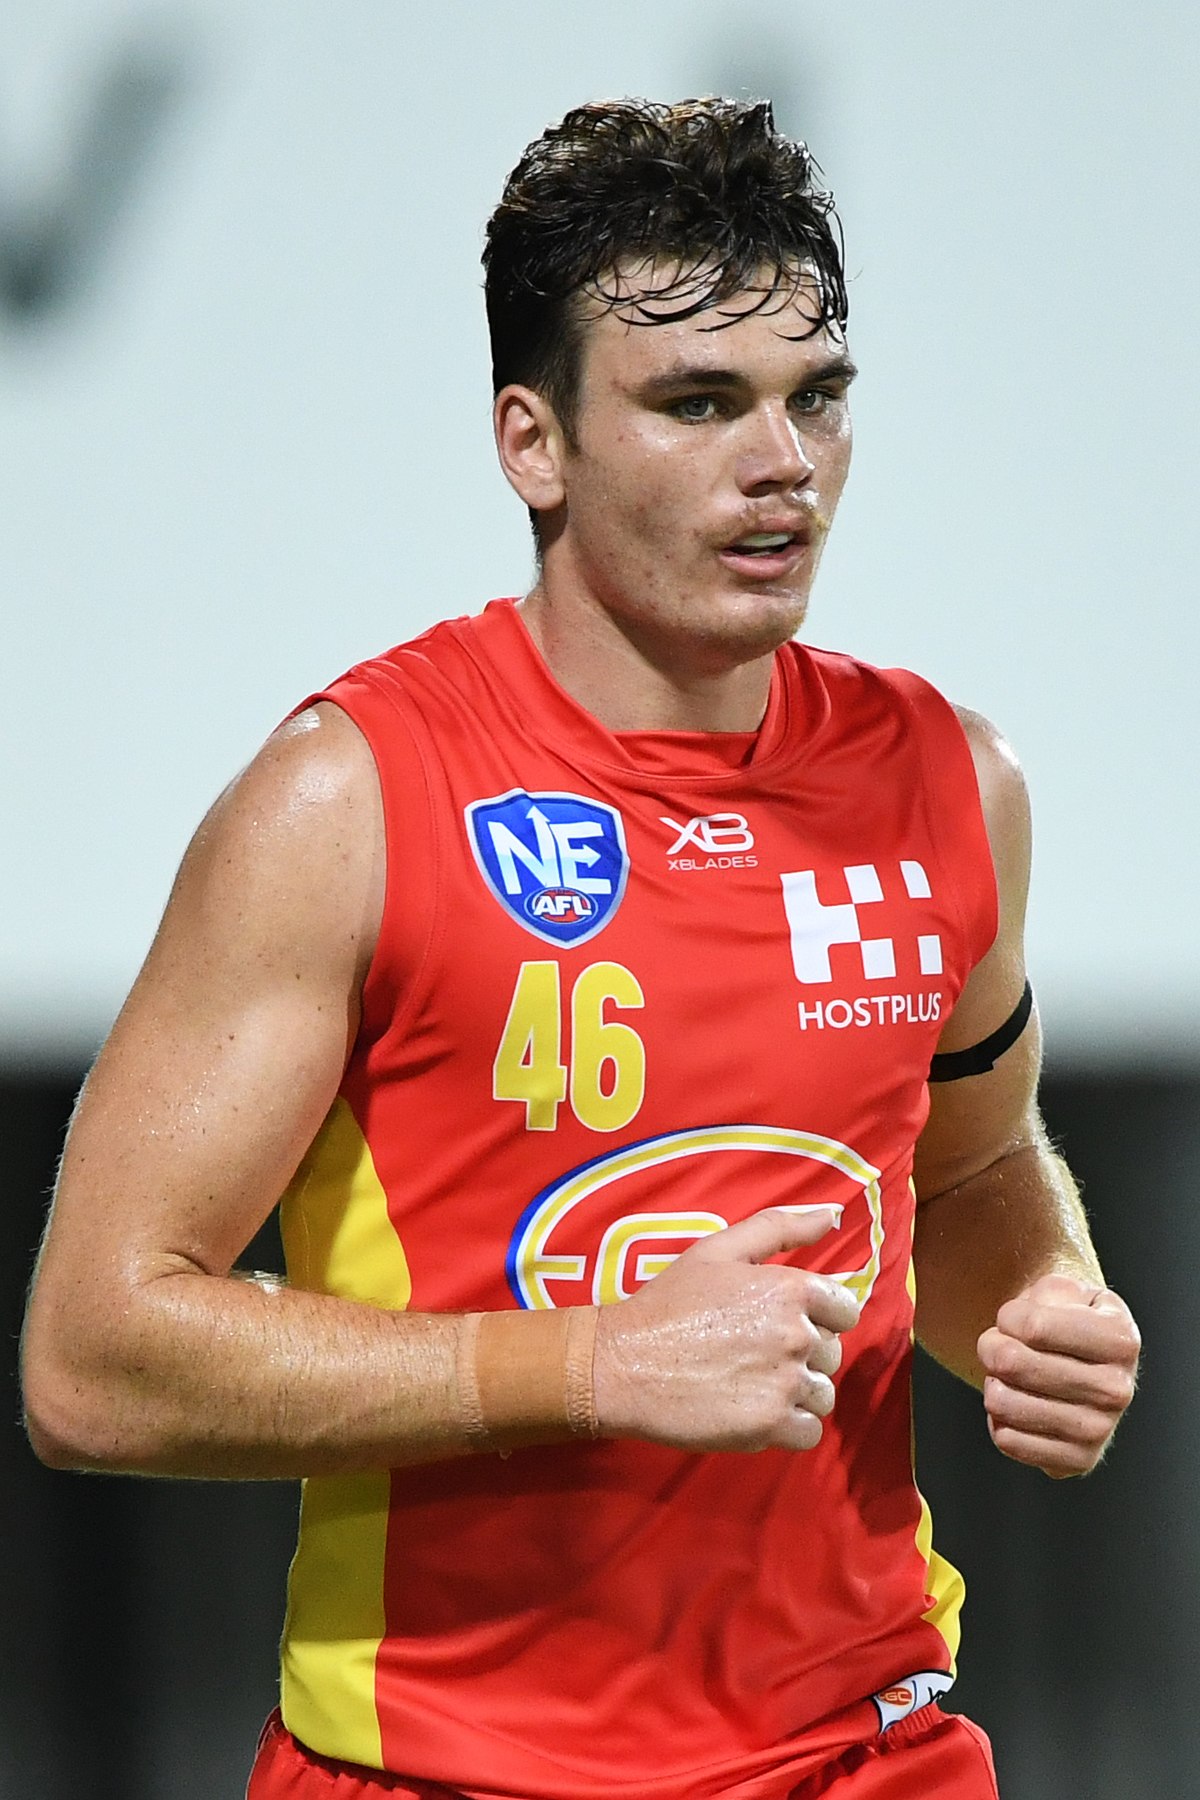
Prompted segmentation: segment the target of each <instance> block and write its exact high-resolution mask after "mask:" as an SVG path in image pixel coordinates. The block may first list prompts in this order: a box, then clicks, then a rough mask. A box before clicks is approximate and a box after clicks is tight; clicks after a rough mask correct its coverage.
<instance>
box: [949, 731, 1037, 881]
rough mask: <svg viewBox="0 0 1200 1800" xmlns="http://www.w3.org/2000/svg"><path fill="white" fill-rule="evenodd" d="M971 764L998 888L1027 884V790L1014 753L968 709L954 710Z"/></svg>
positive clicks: (1002, 736)
mask: <svg viewBox="0 0 1200 1800" xmlns="http://www.w3.org/2000/svg"><path fill="white" fill-rule="evenodd" d="M954 711H955V713H956V715H957V717H958V722H959V724H960V725H961V726H962V728H963V732H964V734H965V736H966V740H967V743H968V745H969V746H970V750H971V757H972V760H973V761H974V764H975V779H976V781H977V782H978V783H979V799H980V803H981V805H982V807H983V816H984V821H985V823H986V825H987V829H988V837H989V839H990V841H991V846H992V856H993V858H994V859H995V863H996V873H997V877H998V878H999V880H1000V882H1001V886H1002V888H1003V886H1004V885H1005V882H1006V878H1015V879H1017V881H1018V882H1019V883H1023V882H1024V881H1025V880H1027V879H1028V872H1029V859H1030V849H1031V821H1030V810H1029V789H1028V787H1027V786H1026V783H1025V776H1024V773H1023V771H1022V769H1021V765H1020V762H1019V761H1018V760H1017V753H1016V751H1015V750H1014V749H1013V747H1012V745H1011V744H1010V743H1009V741H1008V739H1007V738H1006V737H1005V736H1004V734H1003V732H1001V731H1000V730H999V729H998V727H997V726H995V725H994V724H993V723H992V721H991V720H990V719H988V718H985V717H984V715H983V714H982V713H979V712H974V711H972V709H971V708H970V707H968V706H955V708H954Z"/></svg>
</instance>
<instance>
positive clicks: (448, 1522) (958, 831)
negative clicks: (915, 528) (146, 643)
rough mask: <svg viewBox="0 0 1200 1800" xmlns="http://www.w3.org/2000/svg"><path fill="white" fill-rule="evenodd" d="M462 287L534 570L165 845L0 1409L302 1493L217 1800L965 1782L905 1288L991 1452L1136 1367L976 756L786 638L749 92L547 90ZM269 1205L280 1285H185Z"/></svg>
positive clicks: (800, 404) (839, 1793)
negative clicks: (470, 285)
mask: <svg viewBox="0 0 1200 1800" xmlns="http://www.w3.org/2000/svg"><path fill="white" fill-rule="evenodd" d="M485 261H486V265H487V275H488V306H489V320H490V324H491V329H492V340H493V351H494V361H495V380H496V390H497V392H496V403H495V427H496V441H497V446H498V450H499V455H500V460H501V463H502V465H503V468H504V471H505V474H506V475H507V477H508V479H509V481H510V482H511V484H512V486H513V487H514V489H515V490H516V492H517V493H518V494H519V495H520V497H521V499H522V500H523V501H524V502H525V504H526V505H527V506H528V507H529V509H530V511H531V513H532V515H533V518H534V521H535V529H536V533H537V537H538V545H539V578H538V581H537V583H536V585H535V587H534V588H533V590H532V592H531V593H530V594H528V595H527V596H526V597H525V599H524V600H523V601H522V602H520V603H517V604H514V603H512V602H508V601H503V602H497V603H494V604H493V605H492V606H490V607H489V608H487V609H486V610H485V612H484V613H483V614H482V615H481V616H480V617H478V618H472V619H465V620H456V621H453V622H451V623H448V624H445V625H442V626H439V627H437V628H435V629H434V630H433V631H431V632H429V633H427V634H426V635H425V636H423V637H422V638H419V639H418V640H417V641H416V642H415V643H414V644H411V645H408V646H404V647H401V648H400V649H398V650H396V651H393V652H390V653H389V654H388V655H386V656H384V657H381V658H379V659H378V660H376V661H374V662H371V663H367V664H364V665H362V666H360V667H359V668H358V669H356V670H353V671H351V673H350V674H349V675H347V676H346V677H344V678H343V679H341V680H340V681H338V682H336V683H334V685H333V687H332V688H331V689H330V690H329V691H328V693H327V695H326V696H324V697H318V698H317V699H315V700H314V701H313V702H312V703H310V704H308V705H306V707H305V708H304V709H303V710H302V711H300V712H298V713H297V714H296V716H295V717H294V718H293V719H292V720H291V721H290V722H288V723H287V724H286V725H285V726H283V727H282V728H281V729H280V730H279V731H277V732H276V733H275V735H274V736H273V737H272V738H271V740H270V741H269V742H268V744H267V746H266V748H265V749H264V750H263V752H262V753H261V754H260V756H259V757H258V758H257V759H256V760H255V762H254V763H253V764H252V765H251V766H250V768H249V769H248V770H247V771H246V772H245V773H244V774H243V775H242V776H241V777H240V778H239V779H238V780H237V781H236V782H235V783H234V784H233V786H232V787H231V788H230V789H229V791H228V792H227V793H226V794H225V795H224V796H223V797H222V798H221V800H220V801H219V802H218V803H217V805H216V807H215V808H214V809H213V812H212V813H211V814H210V816H209V817H208V819H207V820H206V821H205V823H204V824H203V826H202V827H201V829H200V831H199V833H198V834H197V837H196V840H195V842H194V843H193V845H192V847H191V849H190V851H189V853H188V855H187V858H186V860H185V862H184V865H183V868H182V871H181V873H180V876H179V880H178V882H177V885H176V888H175V891H174V893H173V895H172V898H171V902H170V905H169V907H168V909H167V913H166V916H165V918H164V920H163V924H162V927H161V930H160V932H159V934H158V937H157V938H156V941H155V944H154V946H153V948H152V950H151V952H150V955H149V958H148V960H147V963H146V966H145V969H144V970H143V972H142V974H141V976H140V977H139V979H138V982H137V984H136V986H135V988H134V990H133V993H132V994H131V996H130V999H129V1001H128V1003H127V1005H126V1007H125V1009H124V1011H123V1013H122V1015H121V1017H120V1019H119V1021H118V1023H117V1025H116V1027H115V1029H114V1031H113V1034H112V1037H111V1038H110V1040H109V1042H108V1044H107V1046H106V1047H105V1049H104V1051H103V1053H102V1055H101V1057H100V1059H99V1062H98V1063H97V1066H96V1068H95V1070H94V1071H93V1073H92V1075H91V1077H90V1078H89V1081H88V1084H87V1087H86V1089H85V1092H84V1096H83V1099H82V1102H81V1105H80V1109H79V1112H78V1116H77V1118H76V1120H75V1123H74V1125H73V1127H72V1131H71V1135H70V1140H69V1143H68V1147H67V1152H66V1157H65V1160H64V1166H63V1173H62V1180H61V1184H60V1189H59V1194H58V1198H57V1201H56V1206H55V1212H54V1217H53V1222H52V1225H51V1228H50V1231H49V1235H48V1238H47V1242H46V1246H45V1250H44V1254H43V1258H42V1263H41V1269H40V1274H39V1278H38V1282H37V1286H36V1288H35V1292H34V1296H33V1300H32V1304H31V1309H30V1315H29V1322H28V1332H27V1342H26V1393H27V1400H28V1408H29V1418H30V1431H31V1434H32V1436H33V1440H34V1443H35V1445H36V1447H37V1449H38V1451H39V1453H40V1454H41V1455H43V1456H44V1457H45V1458H46V1459H47V1460H48V1461H50V1462H52V1463H55V1464H57V1465H60V1466H71V1465H74V1466H81V1467H85V1468H111V1469H133V1470H144V1471H147V1472H151V1473H156V1474H172V1475H184V1476H186V1475H192V1476H228V1477H283V1478H286V1477H295V1476H302V1477H305V1478H306V1487H305V1495H304V1503H303V1513H302V1522H301V1533H300V1546H299V1550H298V1554H297V1559H296V1563H295V1566H294V1568H293V1573H292V1582H291V1592H290V1605H289V1615H288V1624H287V1628H286V1633H285V1640H284V1650H283V1667H284V1677H283V1714H282V1720H279V1719H278V1718H277V1719H276V1720H274V1721H273V1722H272V1723H271V1725H270V1726H269V1727H268V1730H267V1732H266V1733H265V1734H264V1740H263V1744H262V1747H261V1750H260V1755H259V1760H258V1763H257V1765H256V1769H255V1773H254V1775H253V1777H252V1779H251V1786H250V1793H251V1795H252V1796H253V1797H254V1800H277V1797H279V1796H308V1795H317V1794H326V1793H331V1792H336V1793H338V1794H339V1795H346V1796H351V1795H361V1796H364V1800H365V1797H366V1796H370V1795H373V1794H377V1793H383V1792H388V1793H393V1794H400V1795H409V1796H415V1795H432V1794H439V1795H444V1794H446V1793H447V1792H449V1793H451V1794H467V1795H472V1796H482V1795H488V1796H493V1797H505V1800H601V1796H603V1797H605V1800H611V1796H614V1795H627V1796H629V1797H630V1800H633V1797H635V1796H636V1800H701V1797H702V1796H713V1797H715V1796H730V1797H731V1796H739V1797H741V1800H749V1797H750V1796H758V1797H762V1800H767V1797H771V1800H784V1796H788V1795H794V1796H796V1797H797V1800H800V1797H807V1796H815V1795H816V1794H818V1793H820V1794H822V1795H831V1796H833V1797H834V1800H870V1797H871V1796H875V1795H885V1794H886V1795H888V1796H891V1797H892V1800H898V1797H901V1796H905V1795H911V1796H917V1795H920V1796H923V1797H925V1800H928V1797H929V1796H935V1795H944V1796H947V1797H950V1796H953V1797H954V1800H976V1797H978V1800H982V1797H983V1796H990V1795H994V1793H995V1783H994V1776H993V1774H992V1772H991V1761H990V1755H989V1752H988V1750H987V1745H986V1740H984V1739H983V1737H982V1734H981V1733H979V1732H978V1731H977V1730H976V1729H975V1728H974V1727H973V1726H971V1725H968V1724H966V1723H964V1722H963V1721H961V1720H959V1719H957V1718H955V1717H953V1716H952V1715H946V1714H943V1713H942V1712H940V1711H939V1708H938V1705H937V1700H938V1697H939V1695H941V1694H942V1693H944V1692H945V1690H946V1689H947V1688H948V1687H949V1685H950V1679H951V1670H952V1663H953V1653H954V1649H955V1645H956V1642H957V1625H956V1617H957V1611H958V1604H959V1599H960V1595H961V1583H960V1582H959V1580H958V1577H957V1576H956V1575H955V1573H954V1571H953V1570H951V1569H950V1568H949V1567H948V1566H947V1565H946V1564H944V1563H943V1562H941V1561H940V1559H939V1558H938V1557H937V1556H936V1554H935V1553H934V1552H933V1550H932V1547H931V1543H930V1528H929V1520H928V1515H927V1512H926V1510H925V1508H924V1506H923V1503H922V1501H921V1499H920V1496H919V1494H918V1493H917V1490H916V1488H915V1486H914V1483H913V1476H912V1467H911V1461H910V1418H909V1366H910V1356H911V1339H912V1331H913V1324H914V1292H915V1293H918V1294H919V1296H920V1301H919V1307H918V1308H917V1309H916V1315H915V1317H916V1328H917V1330H918V1331H919V1332H920V1334H921V1336H922V1338H923V1340H924V1341H925V1343H926V1344H927V1345H928V1346H929V1348H930V1349H931V1350H932V1351H933V1353H934V1354H935V1355H936V1356H938V1357H939V1358H940V1359H941V1360H942V1361H943V1362H944V1363H946V1364H947V1365H948V1366H949V1367H951V1368H953V1369H955V1370H956V1371H957V1372H958V1373H960V1374H961V1375H963V1376H964V1377H965V1378H966V1379H967V1380H969V1381H974V1382H975V1383H976V1384H977V1385H979V1386H981V1387H982V1388H983V1397H984V1404H985V1407H986V1409H987V1415H988V1420H989V1426H990V1429H991V1432H992V1436H993V1438H994V1440H995V1442H996V1444H997V1446H998V1447H999V1449H1001V1450H1002V1451H1004V1452H1005V1453H1006V1454H1008V1455H1010V1456H1013V1457H1015V1458H1017V1459H1018V1460H1019V1461H1022V1462H1025V1463H1030V1464H1033V1465H1034V1466H1036V1467H1039V1468H1042V1469H1045V1470H1046V1471H1047V1472H1049V1473H1050V1474H1052V1475H1066V1474H1072V1473H1082V1472H1085V1471H1086V1470H1088V1469H1090V1468H1091V1467H1093V1466H1094V1464H1095V1463H1096V1462H1097V1461H1098V1460H1099V1458H1100V1456H1101V1455H1102V1454H1103V1451H1104V1448H1105V1445H1106V1444H1107V1442H1108V1439H1109V1437H1110V1436H1111V1433H1112V1431H1113V1429H1114V1427H1115V1425H1116V1422H1117V1420H1118V1418H1119V1416H1120V1414H1121V1412H1122V1411H1123V1409H1124V1407H1125V1406H1126V1405H1127V1403H1128V1401H1129V1398H1130V1396H1131V1394H1132V1391H1133V1380H1134V1372H1135V1365H1136V1359H1137V1351H1138V1337H1137V1331H1136V1327H1135V1326H1134V1324H1133V1321H1132V1319H1131V1318H1130V1315H1129V1313H1128V1310H1127V1309H1126V1307H1125V1306H1124V1304H1123V1303H1122V1302H1121V1301H1120V1300H1119V1299H1118V1298H1117V1296H1116V1295H1115V1294H1113V1293H1111V1292H1110V1291H1109V1290H1108V1289H1107V1288H1106V1287H1105V1284H1104V1279H1103V1276H1102V1274H1101V1272H1100V1269H1099V1267H1098V1265H1097V1262H1096V1259H1095V1256H1094V1253H1093V1251H1092V1249H1091V1246H1090V1243H1089V1240H1088V1234H1087V1229H1086V1225H1085V1221H1084V1217H1083V1213H1082V1211H1081V1209H1080V1206H1079V1203H1078V1200H1077V1197H1076V1195H1075V1191H1074V1188H1073V1186H1072V1184H1071V1181H1070V1177H1069V1175H1068V1174H1067V1171H1066V1170H1065V1168H1064V1167H1063V1165H1062V1164H1061V1163H1060V1162H1059V1160H1058V1159H1057V1158H1056V1157H1055V1155H1054V1154H1053V1152H1052V1151H1051V1149H1050V1147H1049V1145H1048V1143H1047V1142H1046V1138H1045V1135H1044V1132H1043V1130H1042V1127H1041V1125H1040V1122H1039V1119H1038V1115H1037V1111H1036V1107H1035V1100H1034V1089H1035V1082H1036V1075H1037V1067H1038V1055H1039V1039H1038V1032H1037V1025H1036V1019H1035V1017H1034V1016H1033V1014H1032V1012H1031V1007H1030V1001H1029V994H1028V987H1027V984H1026V980H1025V971H1024V961H1023V955H1022V942H1021V938H1022V917H1023V909H1024V900H1025V887H1026V878H1027V873H1028V819H1027V813H1026V806H1025V799H1024V791H1023V787H1022V784H1021V780H1020V777H1019V774H1018V772H1017V769H1016V766H1015V764H1014V762H1013V759H1012V757H1011V755H1010V754H1009V752H1008V751H1007V749H1006V747H1005V746H1004V744H1003V742H1002V741H1001V740H1000V739H999V738H998V737H997V736H996V734H995V733H994V731H993V730H992V729H991V728H990V727H989V726H988V725H987V724H986V723H985V722H984V721H982V720H980V719H978V718H977V717H975V716H974V715H971V714H960V715H957V716H956V715H955V713H954V712H953V711H952V709H951V708H950V707H948V706H947V704H946V703H945V702H944V701H943V700H942V699H941V698H940V697H939V696H938V695H937V694H935V693H934V692H933V691H932V690H931V689H930V688H928V687H927V686H926V685H925V684H924V683H923V682H921V681H920V680H918V679H917V678H916V677H914V676H909V675H906V674H902V673H898V672H895V671H892V672H887V673H881V672H879V671H876V670H873V669H870V668H867V667H865V666H863V665H861V664H858V663H855V662H853V661H852V660H850V659H849V658H847V657H843V656H837V655H830V654H828V653H824V652H817V651H808V650H804V649H801V648H800V647H798V646H797V645H795V644H793V643H792V642H791V641H790V640H791V639H792V637H793V635H794V633H795V632H796V631H797V629H798V628H799V626H800V625H801V623H802V621H803V619H804V614H805V608H806V605H807V599H808V593H809V588H810V585H811V582H812V579H813V574H814V571H815V568H816V563H817V560H818V557H819V554H820V550H821V546H822V543H823V541H824V538H825V535H826V533H827V531H828V529H829V526H830V522H831V520H832V518H833V514H834V511H835V509H836V507H837V502H838V497H839V495H840V493H841V489H842V485H843V482H844V480H845V477H846V472H847V466H848V462H849V455H850V427H849V417H848V411H847V390H848V388H849V385H850V381H851V378H852V376H853V373H854V371H853V367H852V364H851V362H850V360H849V356H848V353H847V348H846V341H845V335H844V325H845V289H844V286H843V280H842V270H841V264H840V258H839V253H838V246H837V240H836V238H835V236H834V233H833V230H832V228H831V213H830V205H829V201H828V197H827V196H825V195H823V194H822V193H821V192H820V191H818V190H816V189H815V188H814V185H813V179H812V167H811V164H810V162H809V160H808V157H807V155H806V153H805V151H804V150H803V148H802V147H801V146H799V145H796V144H793V143H790V142H788V141H787V140H785V139H783V138H781V137H779V136H778V135H777V134H776V133H775V132H774V129H773V125H772V121H771V116H770V110H769V108H767V107H765V106H739V105H734V104H732V103H729V102H724V101H703V102H689V103H686V104H682V105H678V106H674V107H665V106H652V105H647V104H644V103H633V102H628V103H622V104H619V105H596V106H591V107H584V108H581V109H579V110H578V111H576V112H574V113H571V114H570V115H568V117H567V118H566V119H565V120H564V121H563V123H562V124H561V125H560V126H558V127H556V128H554V129H553V130H551V131H548V132H547V133H546V134H545V135H544V136H543V137H542V138H541V139H540V140H539V141H538V142H537V143H535V144H534V145H532V146H531V147H530V149H529V151H528V152H527V153H526V155H525V157H524V158H523V160H522V162H521V163H520V165H519V166H518V168H517V169H516V170H515V171H514V173H513V175H512V177H511V178H510V181H509V183H508V186H507V188H506V190H505V195H504V198H503V201H502V203H501V205H500V207H499V209H498V210H497V212H496V214H495V216H494V218H493V220H492V222H491V226H490V230H489V239H488V247H487V252H486V257H485ZM931 1059H932V1067H931ZM927 1082H928V1083H929V1084H930V1085H927ZM914 1156H915V1161H914ZM914 1184H915V1185H914ZM281 1195H283V1215H282V1216H283V1229H284V1237H285V1242H286V1246H287V1254H288V1284H287V1285H286V1286H278V1285H274V1286H272V1285H257V1284H255V1283H248V1282H244V1281H239V1280H237V1279H234V1278H233V1265H234V1263H235V1260H236V1258H237V1257H238V1255H239V1253H240V1252H241V1251H242V1249H243V1248H244V1246H245V1245H246V1243H247V1242H248V1240H249V1239H250V1237H251V1236H252V1235H253V1233H254V1232H255V1230H256V1229H257V1228H258V1226H259V1225H260V1224H261V1222H262V1220H263V1219H264V1218H265V1217H266V1216H267V1214H268V1213H269V1212H270V1210H271V1209H272V1207H273V1206H275V1204H276V1203H277V1202H278V1201H279V1198H280V1196H281ZM914 1230H915V1238H914ZM914 1277H915V1290H914ZM738 1452H742V1453H743V1454H737V1453H738ZM746 1452H752V1453H753V1454H744V1453H746Z"/></svg>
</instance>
